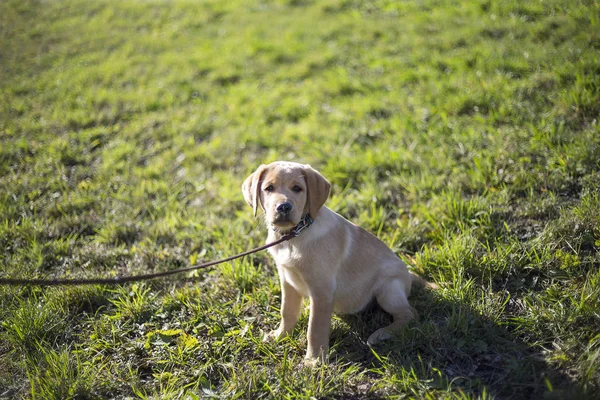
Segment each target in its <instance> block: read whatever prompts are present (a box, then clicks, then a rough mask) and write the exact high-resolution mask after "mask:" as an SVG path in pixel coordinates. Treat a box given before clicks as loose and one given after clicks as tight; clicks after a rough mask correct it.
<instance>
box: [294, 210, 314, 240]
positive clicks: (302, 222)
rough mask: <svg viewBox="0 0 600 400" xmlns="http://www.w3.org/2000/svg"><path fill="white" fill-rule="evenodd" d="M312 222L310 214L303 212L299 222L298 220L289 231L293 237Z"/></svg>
mask: <svg viewBox="0 0 600 400" xmlns="http://www.w3.org/2000/svg"><path fill="white" fill-rule="evenodd" d="M313 222H314V221H313V219H312V218H311V217H310V215H308V214H305V215H304V216H303V217H302V219H301V220H300V222H298V225H296V227H295V228H294V229H292V231H291V232H290V233H291V234H292V235H294V236H295V237H298V236H300V235H301V234H302V231H303V230H305V229H306V228H308V227H309V226H311V225H312V223H313Z"/></svg>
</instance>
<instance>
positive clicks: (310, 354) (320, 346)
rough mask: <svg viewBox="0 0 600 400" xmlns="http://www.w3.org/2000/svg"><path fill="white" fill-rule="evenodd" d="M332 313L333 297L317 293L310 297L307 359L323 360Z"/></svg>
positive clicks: (325, 355) (325, 353)
mask: <svg viewBox="0 0 600 400" xmlns="http://www.w3.org/2000/svg"><path fill="white" fill-rule="evenodd" d="M332 314H333V297H332V296H329V295H319V296H314V295H311V297H310V317H309V319H308V351H307V352H306V359H307V360H309V361H315V360H319V359H320V360H321V361H325V358H326V357H327V349H328V348H329V329H330V327H331V315H332Z"/></svg>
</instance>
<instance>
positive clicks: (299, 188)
mask: <svg viewBox="0 0 600 400" xmlns="http://www.w3.org/2000/svg"><path fill="white" fill-rule="evenodd" d="M292 191H294V192H296V193H300V192H301V191H302V188H301V187H300V186H298V185H296V186H294V187H293V188H292Z"/></svg>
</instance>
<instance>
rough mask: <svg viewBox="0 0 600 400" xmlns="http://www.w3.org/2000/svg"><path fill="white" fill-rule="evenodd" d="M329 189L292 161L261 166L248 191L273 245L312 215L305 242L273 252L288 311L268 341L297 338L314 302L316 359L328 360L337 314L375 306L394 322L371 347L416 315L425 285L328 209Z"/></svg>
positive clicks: (311, 347) (311, 330) (311, 342)
mask: <svg viewBox="0 0 600 400" xmlns="http://www.w3.org/2000/svg"><path fill="white" fill-rule="evenodd" d="M329 189H330V184H329V182H328V181H327V180H326V179H325V178H324V177H323V176H322V175H321V174H319V173H318V172H317V171H315V170H314V169H313V168H311V167H310V166H308V165H302V164H297V163H291V162H274V163H272V164H269V165H261V166H260V167H259V168H258V169H257V170H256V171H255V172H254V173H253V174H252V175H250V176H249V177H248V178H247V179H246V181H245V182H244V184H243V185H242V191H243V193H244V198H245V199H246V201H247V202H248V204H249V205H250V206H252V207H253V208H254V211H255V215H256V212H257V211H258V208H259V207H260V208H262V209H263V210H264V212H265V220H266V223H267V226H268V227H269V233H268V238H267V242H272V241H274V240H276V239H279V238H280V237H281V235H282V234H284V233H286V232H287V231H289V230H290V229H292V228H293V227H295V226H296V225H297V224H298V222H299V221H300V219H301V218H302V216H303V215H304V214H305V213H307V212H309V213H310V215H311V217H312V218H313V219H314V223H313V224H312V225H311V226H310V227H309V228H307V229H306V230H304V231H303V233H302V235H301V236H299V237H297V238H294V239H291V240H290V241H288V242H284V243H282V244H279V245H277V246H274V247H271V248H270V249H269V252H270V253H271V255H272V256H273V258H274V259H275V263H276V264H277V270H278V272H279V279H280V283H281V292H282V293H281V296H282V299H281V300H282V304H281V324H280V325H279V327H278V328H277V329H276V330H274V331H272V332H271V333H269V335H268V337H267V338H273V339H278V338H280V337H282V336H284V335H287V334H289V333H290V332H291V331H292V330H293V329H294V327H295V326H296V323H297V322H298V318H299V316H300V312H301V307H302V300H303V298H305V297H308V298H309V299H310V316H309V323H308V350H307V353H306V358H307V359H308V360H319V359H324V358H325V357H326V355H327V349H328V345H329V329H330V325H331V316H332V313H333V312H336V313H344V314H345V313H355V312H357V311H360V310H361V309H363V308H364V307H365V306H366V305H367V304H369V303H370V302H371V301H372V299H376V300H377V302H378V303H379V305H380V306H381V307H382V308H383V309H384V310H385V311H387V312H388V313H390V314H391V315H392V316H393V318H394V320H393V322H392V324H390V325H389V326H387V327H385V328H381V329H378V330H377V331H375V332H374V333H373V334H372V335H370V337H369V339H368V341H367V343H368V344H369V345H372V344H374V343H377V342H378V341H380V340H383V339H387V338H389V337H390V336H391V333H392V332H393V331H394V330H396V329H398V328H399V327H400V326H401V325H403V324H405V323H406V322H408V321H410V320H411V319H412V318H413V317H414V316H415V313H414V310H413V308H412V307H411V306H410V305H409V303H408V299H407V298H408V295H409V293H410V290H411V286H412V283H413V280H414V281H416V282H417V283H423V282H424V280H423V279H422V278H420V277H417V276H416V275H412V274H411V273H409V271H408V269H407V268H406V265H405V264H404V262H402V260H400V259H399V258H398V257H397V256H396V254H394V252H392V251H391V250H390V249H389V248H388V247H387V246H386V245H385V244H384V243H383V242H382V241H380V240H379V239H377V238H376V237H375V236H373V235H372V234H370V233H369V232H367V231H365V230H364V229H362V228H360V227H358V226H356V225H354V224H353V223H351V222H350V221H348V220H346V219H345V218H343V217H342V216H340V215H339V214H337V213H335V212H333V211H332V210H330V209H329V208H327V207H325V206H323V204H324V203H325V201H326V199H327V197H328V195H329ZM286 202H287V203H289V204H290V205H291V210H290V211H289V215H288V214H286V215H284V216H282V215H281V213H280V212H278V211H277V207H278V206H279V205H280V204H282V203H286ZM413 277H414V278H413Z"/></svg>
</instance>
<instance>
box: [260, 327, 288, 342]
mask: <svg viewBox="0 0 600 400" xmlns="http://www.w3.org/2000/svg"><path fill="white" fill-rule="evenodd" d="M285 335H286V333H285V332H284V331H283V329H281V328H279V329H275V330H274V331H271V332H269V333H267V334H266V335H265V337H264V338H263V342H277V341H278V340H279V339H281V338H282V337H284V336H285Z"/></svg>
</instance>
